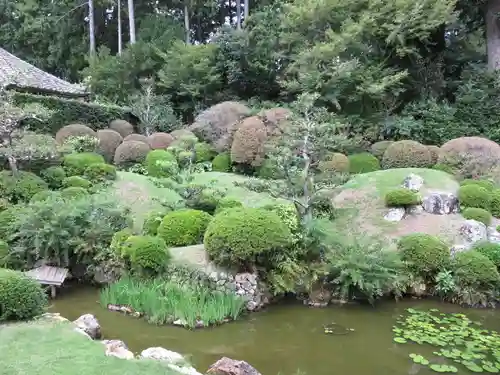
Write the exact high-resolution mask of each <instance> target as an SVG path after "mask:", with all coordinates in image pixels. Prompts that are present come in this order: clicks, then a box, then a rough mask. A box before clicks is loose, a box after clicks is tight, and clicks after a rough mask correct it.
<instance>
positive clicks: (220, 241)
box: [204, 208, 293, 266]
mask: <svg viewBox="0 0 500 375" xmlns="http://www.w3.org/2000/svg"><path fill="white" fill-rule="evenodd" d="M292 241H293V240H292V235H291V233H290V229H288V228H287V226H286V225H285V224H284V223H283V222H282V221H281V219H280V218H279V216H278V215H277V214H276V213H274V212H271V211H268V210H264V209H259V208H234V209H230V210H225V211H223V212H221V213H220V214H218V215H216V216H215V217H214V219H213V220H212V222H211V223H210V224H209V226H208V228H207V231H206V233H205V241H204V243H205V249H206V251H207V253H208V255H209V256H210V258H211V259H213V260H214V261H215V262H216V263H217V264H222V265H240V266H248V265H249V264H252V263H255V262H256V261H257V258H258V257H260V256H265V255H268V254H269V253H270V252H273V251H277V250H278V251H279V250H283V249H285V248H287V247H288V246H290V244H291V243H292Z"/></svg>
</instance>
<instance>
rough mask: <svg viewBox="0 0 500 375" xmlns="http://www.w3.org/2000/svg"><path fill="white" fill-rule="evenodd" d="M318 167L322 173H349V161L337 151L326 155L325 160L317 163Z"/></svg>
mask: <svg viewBox="0 0 500 375" xmlns="http://www.w3.org/2000/svg"><path fill="white" fill-rule="evenodd" d="M318 169H319V170H320V172H322V173H334V172H338V173H349V171H350V161H349V158H348V157H347V156H345V155H344V154H341V153H339V152H335V153H333V154H330V155H328V156H327V157H326V158H325V160H323V161H320V162H319V163H318Z"/></svg>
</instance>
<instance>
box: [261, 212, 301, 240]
mask: <svg viewBox="0 0 500 375" xmlns="http://www.w3.org/2000/svg"><path fill="white" fill-rule="evenodd" d="M262 208H263V209H265V210H268V211H271V212H274V213H275V214H276V215H278V217H279V218H280V219H281V221H282V222H283V223H284V224H285V225H286V226H287V227H288V229H290V233H291V234H292V242H293V243H294V244H296V243H298V242H299V241H300V240H301V239H302V231H301V225H300V220H299V217H298V216H297V209H296V208H295V206H294V205H293V204H291V203H274V204H268V205H266V206H264V207H262Z"/></svg>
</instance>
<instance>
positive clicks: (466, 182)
mask: <svg viewBox="0 0 500 375" xmlns="http://www.w3.org/2000/svg"><path fill="white" fill-rule="evenodd" d="M467 185H477V186H481V187H482V188H485V189H486V190H488V191H493V189H494V188H495V184H494V183H493V182H492V181H490V180H474V179H472V178H467V179H465V180H463V181H462V182H460V186H467Z"/></svg>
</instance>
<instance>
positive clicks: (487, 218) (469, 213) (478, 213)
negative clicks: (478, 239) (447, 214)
mask: <svg viewBox="0 0 500 375" xmlns="http://www.w3.org/2000/svg"><path fill="white" fill-rule="evenodd" d="M462 216H463V217H464V218H466V219H467V220H476V221H479V222H481V223H483V224H484V225H486V226H488V225H490V224H491V219H492V217H491V214H490V213H489V212H488V211H486V210H485V209H482V208H477V207H468V208H466V209H465V210H463V212H462Z"/></svg>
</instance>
